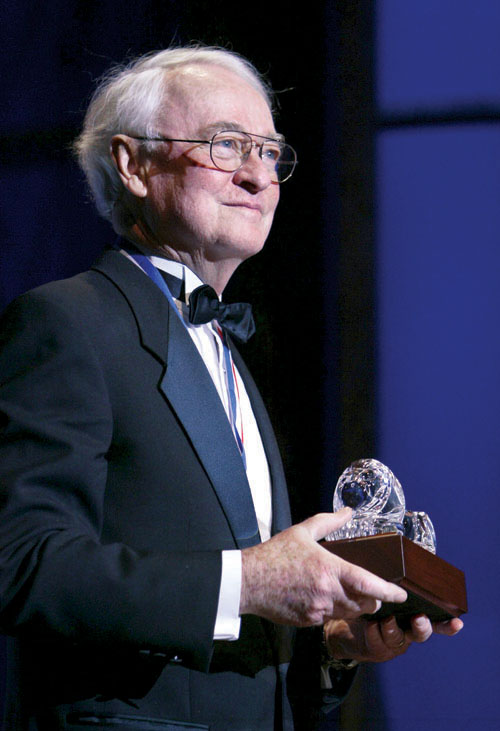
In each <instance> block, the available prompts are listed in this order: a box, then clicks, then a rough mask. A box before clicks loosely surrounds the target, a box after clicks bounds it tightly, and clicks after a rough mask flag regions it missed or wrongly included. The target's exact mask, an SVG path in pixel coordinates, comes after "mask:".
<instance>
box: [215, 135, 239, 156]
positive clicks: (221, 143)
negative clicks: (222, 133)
mask: <svg viewBox="0 0 500 731" xmlns="http://www.w3.org/2000/svg"><path fill="white" fill-rule="evenodd" d="M213 147H214V148H215V149H216V150H217V152H220V153H223V154H226V155H227V154H230V153H236V154H238V153H239V151H240V149H241V142H240V141H239V140H236V139H234V137H222V138H221V139H217V140H215V142H214V143H213Z"/></svg>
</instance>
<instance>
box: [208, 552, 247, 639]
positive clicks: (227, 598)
mask: <svg viewBox="0 0 500 731" xmlns="http://www.w3.org/2000/svg"><path fill="white" fill-rule="evenodd" d="M241 572H242V569H241V551H222V576H221V582H220V589H219V603H218V605H217V616H216V618H215V627H214V640H237V639H238V637H239V636H240V625H241V617H240V616H239V611H240V597H241Z"/></svg>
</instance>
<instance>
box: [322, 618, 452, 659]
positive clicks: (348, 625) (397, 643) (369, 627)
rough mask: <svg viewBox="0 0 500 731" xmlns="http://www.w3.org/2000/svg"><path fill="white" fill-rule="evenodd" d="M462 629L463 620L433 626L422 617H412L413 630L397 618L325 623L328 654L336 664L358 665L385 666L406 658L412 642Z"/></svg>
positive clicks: (423, 640)
mask: <svg viewBox="0 0 500 731" xmlns="http://www.w3.org/2000/svg"><path fill="white" fill-rule="evenodd" d="M462 627H463V622H462V620H460V619H451V620H450V621H449V622H434V623H432V622H431V621H430V620H429V618H428V617H426V616H425V615H423V614H419V615H417V616H415V617H412V620H411V628H410V629H409V630H406V631H404V630H402V629H400V628H399V627H398V625H397V623H396V620H395V619H394V617H387V618H386V619H382V620H380V622H377V621H371V620H367V619H364V618H363V617H358V618H357V619H353V620H352V619H351V620H350V619H347V620H346V619H332V620H329V621H328V622H326V624H325V627H324V631H325V641H326V646H327V649H328V652H329V653H330V655H331V656H332V657H333V658H335V659H336V660H347V659H349V660H358V661H359V662H386V660H392V659H393V658H395V657H398V655H403V654H404V653H405V652H406V651H407V649H408V648H409V647H410V645H411V644H412V643H413V642H426V641H427V640H428V639H429V637H430V636H431V635H432V633H433V632H435V633H436V634H442V635H448V636H450V637H451V636H452V635H456V634H457V632H460V630H461V629H462Z"/></svg>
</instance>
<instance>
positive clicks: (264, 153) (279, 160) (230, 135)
mask: <svg viewBox="0 0 500 731" xmlns="http://www.w3.org/2000/svg"><path fill="white" fill-rule="evenodd" d="M129 136H130V137H132V139H134V140H141V141H144V142H193V143H197V144H202V145H210V158H211V160H212V162H213V164H214V165H215V167H216V168H218V169H219V170H223V171H224V172H226V173H234V172H236V170H239V169H240V167H242V165H244V164H245V163H246V161H247V160H248V158H249V157H250V153H251V152H252V149H253V148H254V147H255V148H256V149H257V151H258V153H259V157H260V159H261V160H262V162H263V163H264V165H265V166H266V168H267V169H268V170H269V173H270V175H271V178H272V182H273V183H284V182H285V180H288V179H289V178H290V177H291V176H292V173H293V171H294V169H295V166H296V164H297V153H296V152H295V150H294V149H293V147H291V146H290V145H287V144H286V143H285V142H281V140H275V139H273V138H272V137H263V136H262V135H254V134H252V135H251V134H249V133H248V132H239V131H236V130H227V129H225V130H222V131H221V132H217V133H216V134H214V136H213V137H212V139H211V140H179V139H173V138H170V137H136V136H134V135H129ZM254 138H257V139H258V140H262V142H256V140H255V139H254Z"/></svg>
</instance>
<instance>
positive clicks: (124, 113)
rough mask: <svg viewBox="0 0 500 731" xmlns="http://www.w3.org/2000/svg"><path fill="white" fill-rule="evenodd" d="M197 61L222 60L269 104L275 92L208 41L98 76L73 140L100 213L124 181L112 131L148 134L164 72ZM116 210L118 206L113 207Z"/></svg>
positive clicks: (109, 213) (115, 199) (106, 211)
mask: <svg viewBox="0 0 500 731" xmlns="http://www.w3.org/2000/svg"><path fill="white" fill-rule="evenodd" d="M197 64H203V65H213V66H221V67H223V68H225V69H228V70H229V71H232V72H233V73H235V74H237V75H238V76H240V77H241V78H242V79H244V80H245V81H246V82H247V83H248V84H250V85H251V86H253V87H254V88H255V89H256V90H257V91H258V92H259V93H260V94H262V96H263V97H264V99H265V100H266V102H267V104H268V105H269V108H270V109H271V110H272V108H273V92H272V90H271V87H270V85H269V84H268V83H267V81H265V80H264V79H263V77H262V76H261V75H260V74H259V73H258V71H257V70H256V69H255V68H254V66H253V65H252V64H251V63H250V61H247V60H246V59H245V58H243V57H242V56H240V55H239V54H237V53H234V52H233V51H227V50H225V49H223V48H217V47H210V46H198V45H196V46H188V47H183V48H170V49H166V50H164V51H157V52H153V53H149V54H146V55H145V56H141V57H140V58H138V59H135V60H134V61H132V62H130V63H129V64H127V65H125V66H116V67H114V68H112V69H111V70H110V71H109V72H108V73H107V74H106V75H105V76H103V77H102V79H101V80H100V82H99V84H98V86H97V89H96V90H95V92H94V94H93V96H92V99H91V101H90V104H89V108H88V110H87V113H86V115H85V119H84V124H83V130H82V132H81V134H80V135H79V137H78V138H77V139H76V141H75V143H74V150H75V152H76V155H77V158H78V161H79V163H80V166H81V168H82V169H83V171H84V173H85V175H86V178H87V182H88V184H89V186H90V189H91V191H92V194H93V197H94V200H95V203H96V206H97V209H98V211H99V213H100V214H101V215H102V216H104V218H107V219H108V220H110V221H112V220H113V209H114V207H115V205H116V204H117V203H119V200H120V198H121V196H122V193H123V184H122V182H121V180H120V177H119V175H118V172H117V170H116V167H115V165H114V164H113V161H112V159H111V156H110V142H111V138H112V137H113V135H116V134H119V133H120V132H121V133H123V134H130V135H137V136H144V137H150V136H154V135H155V134H156V133H157V130H156V129H155V121H156V117H157V113H158V110H159V107H160V105H161V104H162V103H163V102H164V100H165V81H166V78H165V77H166V74H167V73H168V72H171V71H173V70H174V69H178V68H180V67H186V66H192V65H197ZM115 213H116V211H115Z"/></svg>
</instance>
